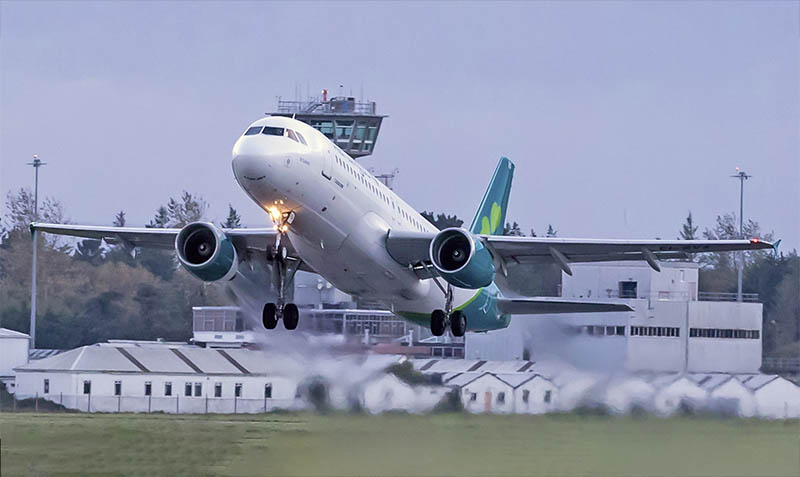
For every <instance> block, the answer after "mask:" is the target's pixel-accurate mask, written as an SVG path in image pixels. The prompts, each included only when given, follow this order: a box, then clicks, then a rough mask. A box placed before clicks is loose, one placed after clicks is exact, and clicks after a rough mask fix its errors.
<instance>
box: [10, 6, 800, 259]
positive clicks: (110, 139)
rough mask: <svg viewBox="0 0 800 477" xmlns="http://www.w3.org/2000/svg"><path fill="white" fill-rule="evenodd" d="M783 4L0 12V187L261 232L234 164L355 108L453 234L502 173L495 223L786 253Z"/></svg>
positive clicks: (93, 218)
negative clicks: (315, 108) (279, 126)
mask: <svg viewBox="0 0 800 477" xmlns="http://www.w3.org/2000/svg"><path fill="white" fill-rule="evenodd" d="M798 18H800V15H799V12H798V3H797V2H776V3H769V2H753V3H747V2H731V3H722V2H713V3H711V2H710V3H696V2H693V3H690V2H681V3H669V4H667V3H645V2H624V3H603V2H586V3H582V2H569V3H565V4H563V3H562V4H555V3H553V4H551V3H541V2H537V3H510V4H504V3H495V2H492V3H477V2H476V3H454V2H448V3H440V4H433V5H429V4H423V3H365V2H358V3H352V4H333V3H302V4H283V3H267V2H252V3H224V4H215V3H211V2H195V3H192V2H177V3H155V2H146V3H117V2H92V3H71V2H54V3H47V2H27V3H23V2H2V3H0V61H1V63H0V69H1V71H2V72H1V73H0V74H1V75H2V76H1V78H0V80H1V81H2V83H0V108H1V110H0V121H1V122H0V159H1V160H2V168H1V169H0V186H1V187H2V193H3V196H5V194H6V193H7V191H9V190H16V189H18V188H20V187H22V186H32V177H33V173H32V170H31V168H30V166H26V165H25V163H26V162H29V161H30V159H31V156H32V155H33V154H35V153H36V154H39V156H40V158H41V159H43V160H44V161H46V162H47V163H48V165H47V166H46V167H44V168H43V169H42V171H41V178H40V191H41V192H42V194H44V195H48V196H54V197H56V198H58V199H60V200H62V201H63V202H64V204H65V205H66V207H67V213H68V216H69V217H70V219H71V220H72V221H73V222H75V223H88V224H110V223H111V221H112V220H113V218H114V214H115V213H116V212H117V211H119V210H125V212H126V213H127V216H128V220H129V224H130V225H135V224H144V223H146V222H148V221H149V220H150V218H151V217H152V215H153V213H154V211H155V209H156V208H157V207H158V206H159V205H160V204H163V203H165V202H166V201H167V199H168V198H169V197H170V196H171V195H177V194H179V193H180V191H181V190H183V189H187V190H189V191H192V192H196V193H199V194H201V195H202V196H203V197H205V198H206V200H208V202H210V203H211V205H212V208H211V214H210V215H211V218H214V219H218V220H222V219H223V218H224V216H225V215H226V213H227V205H228V203H231V204H233V206H234V207H236V208H237V209H239V211H240V212H241V213H242V215H243V217H244V222H245V223H246V224H249V225H252V226H257V225H266V224H267V223H268V219H267V217H266V215H264V214H263V213H262V212H261V210H260V209H258V208H257V207H256V206H255V205H254V204H252V203H250V202H249V199H248V198H247V197H246V196H245V194H244V192H242V191H241V190H239V188H238V186H237V184H236V182H235V180H234V178H233V174H232V172H231V165H230V159H231V148H232V146H233V143H234V141H235V140H236V138H237V136H238V135H239V134H241V132H242V131H243V130H244V128H245V127H246V126H247V125H248V123H250V122H251V121H253V120H255V119H258V118H259V117H260V116H262V115H263V114H264V113H265V112H267V111H271V110H273V109H274V108H275V106H276V97H277V96H279V95H280V96H283V97H284V98H291V97H293V96H294V94H295V90H296V85H298V84H299V85H302V89H303V92H304V94H305V89H306V87H307V86H308V88H309V89H310V91H311V92H312V93H317V92H319V90H321V89H322V88H328V89H330V90H331V91H332V92H336V91H337V90H338V85H339V84H344V85H345V92H346V93H350V92H351V91H352V92H353V93H354V94H356V95H358V94H359V93H360V91H361V89H362V85H363V91H364V93H365V95H366V96H367V97H368V98H369V99H371V100H374V101H376V102H377V103H378V109H379V112H380V113H382V114H386V115H388V116H389V117H388V118H386V119H385V120H384V123H383V129H382V131H381V134H380V137H379V140H378V143H377V146H376V152H375V155H374V157H372V158H370V159H368V160H366V161H365V164H366V165H367V166H370V167H375V168H376V169H377V170H378V171H379V172H383V171H390V170H391V169H393V168H395V167H397V168H399V169H400V173H399V175H398V176H397V180H396V184H395V186H396V187H395V188H396V190H397V192H398V193H399V194H401V195H402V196H403V197H404V198H405V199H406V200H408V201H409V202H410V203H411V204H412V205H414V206H415V207H416V208H417V209H419V210H422V209H428V210H430V209H435V210H437V211H448V212H453V213H456V214H458V215H459V216H460V217H461V218H463V219H465V220H469V219H470V218H471V217H472V215H473V213H474V209H475V208H476V207H477V205H478V202H479V201H480V199H481V196H482V194H483V190H484V188H485V186H486V183H487V182H488V180H489V178H490V177H491V174H492V171H493V169H494V167H495V164H496V161H497V159H498V158H499V156H501V155H506V156H508V157H510V158H511V159H512V160H513V161H514V162H516V164H517V169H516V180H515V184H514V187H513V189H512V193H511V205H510V208H509V215H508V218H509V219H510V220H516V221H518V222H519V223H520V224H521V225H522V228H523V230H525V231H528V230H529V229H530V228H531V227H534V228H535V229H536V231H537V232H539V233H542V232H544V230H545V229H546V227H547V224H549V223H552V224H553V225H554V226H555V228H556V229H557V230H558V231H559V235H561V236H570V237H607V238H608V237H620V238H653V237H660V238H675V237H676V235H677V233H678V229H679V227H680V225H681V223H682V221H683V220H684V218H685V217H686V215H687V213H688V212H689V211H690V210H691V211H692V212H693V214H694V217H695V219H696V221H697V223H698V224H699V225H701V230H702V227H705V226H710V225H711V224H712V223H713V221H714V218H715V216H716V215H717V214H722V213H725V212H733V211H734V210H736V211H737V212H738V193H739V189H738V182H736V181H735V180H734V179H731V178H729V177H728V176H730V175H731V174H733V173H735V170H734V169H735V167H736V166H740V167H742V168H744V169H745V170H746V171H747V172H748V173H750V174H752V175H753V176H754V178H753V179H751V180H750V181H748V182H747V183H746V186H745V217H746V218H753V219H755V220H757V221H758V222H760V223H761V224H762V227H765V228H766V229H768V230H769V229H773V230H774V231H775V233H776V236H777V237H779V238H783V239H784V243H785V244H786V246H787V247H786V248H787V249H791V248H793V247H800V215H799V214H800V192H798V179H800V172H799V171H798V152H799V151H798V143H799V141H798V110H799V109H800V96H799V95H798V59H799V58H800V55H798V23H799V20H798Z"/></svg>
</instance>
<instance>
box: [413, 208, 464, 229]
mask: <svg viewBox="0 0 800 477" xmlns="http://www.w3.org/2000/svg"><path fill="white" fill-rule="evenodd" d="M421 215H422V216H423V217H425V219H427V220H428V222H430V223H432V224H433V225H435V226H436V228H437V229H439V230H443V229H446V228H448V227H461V226H462V225H463V224H464V221H463V220H461V219H459V218H458V217H456V216H455V215H447V214H436V215H434V212H433V211H431V212H428V211H425V210H423V211H422V212H421Z"/></svg>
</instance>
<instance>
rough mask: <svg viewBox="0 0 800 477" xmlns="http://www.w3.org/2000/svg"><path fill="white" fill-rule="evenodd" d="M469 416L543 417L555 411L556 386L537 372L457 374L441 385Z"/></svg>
mask: <svg viewBox="0 0 800 477" xmlns="http://www.w3.org/2000/svg"><path fill="white" fill-rule="evenodd" d="M444 384H445V385H446V386H449V387H451V388H456V389H458V390H459V392H460V394H461V402H462V404H463V405H464V409H465V410H466V411H468V412H471V413H483V412H486V413H496V414H512V413H513V414H543V413H546V412H552V411H554V410H555V409H556V407H555V406H556V402H557V399H558V392H559V390H558V387H556V385H555V384H553V382H552V381H550V380H549V379H547V378H545V377H543V376H541V375H539V374H536V373H526V372H521V373H490V372H483V373H475V372H466V373H457V374H454V375H452V376H450V377H449V378H448V379H447V381H446V382H445V383H444Z"/></svg>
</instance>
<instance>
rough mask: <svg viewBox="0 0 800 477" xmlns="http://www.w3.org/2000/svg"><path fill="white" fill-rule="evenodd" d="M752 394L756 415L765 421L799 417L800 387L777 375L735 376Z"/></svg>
mask: <svg viewBox="0 0 800 477" xmlns="http://www.w3.org/2000/svg"><path fill="white" fill-rule="evenodd" d="M737 378H738V379H739V380H741V381H742V384H744V385H745V387H747V389H749V390H750V392H752V393H753V396H754V397H755V401H756V415H757V416H758V417H761V418H766V419H797V418H799V417H800V387H798V386H797V385H796V384H794V383H792V382H791V381H789V380H787V379H784V378H782V377H780V376H777V375H774V374H772V375H770V374H756V375H751V376H737Z"/></svg>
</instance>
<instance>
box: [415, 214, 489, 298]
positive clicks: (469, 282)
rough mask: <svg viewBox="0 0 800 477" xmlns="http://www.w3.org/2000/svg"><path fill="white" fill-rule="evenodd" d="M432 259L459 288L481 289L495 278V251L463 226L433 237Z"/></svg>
mask: <svg viewBox="0 0 800 477" xmlns="http://www.w3.org/2000/svg"><path fill="white" fill-rule="evenodd" d="M430 256H431V262H432V263H433V266H434V267H436V270H437V271H438V272H439V274H440V275H441V276H442V278H444V279H445V280H447V282H448V283H450V284H451V285H454V286H457V287H459V288H472V289H476V288H481V287H486V286H489V285H490V284H491V283H492V281H493V280H494V261H493V260H492V254H491V253H489V250H487V249H486V247H484V245H483V242H481V241H480V240H479V239H478V238H476V237H474V236H473V235H472V234H471V233H469V232H468V231H466V230H464V229H460V228H455V227H454V228H449V229H444V230H442V231H441V232H439V233H438V234H436V237H434V238H433V240H432V241H431V248H430Z"/></svg>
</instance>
